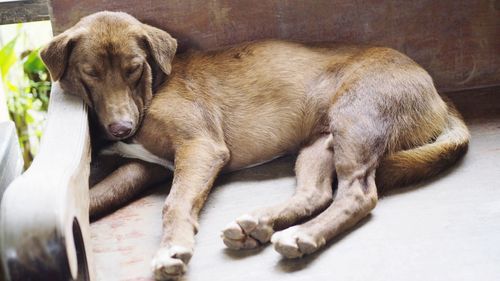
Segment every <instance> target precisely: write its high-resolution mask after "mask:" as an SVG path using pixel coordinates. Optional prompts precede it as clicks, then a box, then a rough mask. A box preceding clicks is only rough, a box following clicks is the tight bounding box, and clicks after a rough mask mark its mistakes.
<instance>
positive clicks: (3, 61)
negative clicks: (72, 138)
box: [0, 34, 51, 168]
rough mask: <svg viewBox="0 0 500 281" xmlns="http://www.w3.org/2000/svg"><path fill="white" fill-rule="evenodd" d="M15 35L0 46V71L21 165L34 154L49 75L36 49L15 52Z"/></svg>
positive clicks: (46, 104)
mask: <svg viewBox="0 0 500 281" xmlns="http://www.w3.org/2000/svg"><path fill="white" fill-rule="evenodd" d="M20 36H21V35H19V34H18V35H17V36H15V37H14V39H12V40H11V41H9V42H8V43H7V44H5V45H4V46H3V47H2V48H1V49H0V66H1V67H0V72H1V76H2V82H3V84H4V87H5V94H6V99H7V107H8V110H9V115H10V118H11V119H12V120H13V121H14V123H15V124H16V128H17V134H18V137H19V143H20V145H21V149H22V152H23V158H24V163H25V168H27V167H28V166H29V165H30V164H31V161H32V160H33V157H34V156H35V155H36V153H37V149H38V145H39V142H40V138H41V135H42V131H43V126H44V124H45V118H46V112H47V108H48V102H49V94H50V86H51V84H50V78H49V75H48V72H47V69H46V68H45V66H44V64H43V62H42V61H41V59H40V57H39V55H38V53H39V49H35V50H26V51H23V52H22V53H21V54H20V55H18V54H16V52H15V49H16V44H17V43H18V41H19V38H20Z"/></svg>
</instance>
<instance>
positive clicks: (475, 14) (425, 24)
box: [51, 0, 500, 90]
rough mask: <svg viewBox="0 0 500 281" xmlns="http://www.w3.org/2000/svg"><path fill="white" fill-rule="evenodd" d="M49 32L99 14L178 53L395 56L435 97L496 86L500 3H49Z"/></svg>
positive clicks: (279, 0) (492, 0) (337, 0)
mask: <svg viewBox="0 0 500 281" xmlns="http://www.w3.org/2000/svg"><path fill="white" fill-rule="evenodd" d="M51 6H52V13H53V15H52V16H53V24H54V28H55V32H56V33H59V32H61V31H62V30H64V29H66V28H68V27H70V26H71V25H72V24H74V23H75V22H76V21H77V20H78V19H79V18H80V17H82V16H85V15H88V14H90V13H93V12H96V11H101V10H113V11H125V12H128V13H130V14H132V15H134V16H136V17H137V18H138V19H140V20H142V21H144V22H146V23H149V24H152V25H155V26H157V27H160V28H163V29H165V30H167V31H169V32H170V33H171V34H172V35H173V36H174V37H176V38H177V39H179V41H180V43H181V47H182V48H186V46H189V47H198V48H202V49H211V48H216V47H218V46H222V45H228V44H233V43H237V42H242V41H248V40H255V39H261V38H283V39H294V40H301V41H345V42H358V43H369V44H376V45H384V46H390V47H393V48H396V49H398V50H400V51H402V52H404V53H406V54H408V55H409V56H410V57H412V58H413V59H415V60H416V61H417V62H418V63H420V64H421V65H422V66H424V67H425V68H426V69H427V70H428V71H429V72H430V73H431V75H432V76H433V77H434V79H435V82H436V84H437V86H438V88H440V89H441V90H459V89H466V88H474V87H484V86H491V85H500V0H413V1H412V0H365V1H363V0H302V1H301V0H211V1H203V0H167V1H165V0H144V1H140V0H139V1H137V0H120V1H102V0H85V1H82V0H52V1H51Z"/></svg>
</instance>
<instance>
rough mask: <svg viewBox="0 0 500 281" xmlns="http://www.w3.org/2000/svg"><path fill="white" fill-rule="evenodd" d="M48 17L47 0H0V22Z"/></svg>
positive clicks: (6, 22) (38, 19)
mask: <svg viewBox="0 0 500 281" xmlns="http://www.w3.org/2000/svg"><path fill="white" fill-rule="evenodd" d="M48 19H49V8H48V6H47V0H20V1H8V2H0V24H10V23H19V22H30V21H41V20H48Z"/></svg>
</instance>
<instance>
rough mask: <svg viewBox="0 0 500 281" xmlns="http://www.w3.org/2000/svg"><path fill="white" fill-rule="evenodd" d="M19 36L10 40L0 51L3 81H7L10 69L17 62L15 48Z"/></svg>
mask: <svg viewBox="0 0 500 281" xmlns="http://www.w3.org/2000/svg"><path fill="white" fill-rule="evenodd" d="M17 38H18V36H16V37H14V39H12V40H10V41H9V42H8V43H7V44H5V46H3V47H2V49H0V73H1V74H2V80H4V81H5V77H6V76H7V73H8V72H9V70H10V68H11V67H12V65H13V64H14V63H16V61H17V57H16V54H15V52H14V51H15V46H16V42H17Z"/></svg>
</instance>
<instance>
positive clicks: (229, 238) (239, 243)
mask: <svg viewBox="0 0 500 281" xmlns="http://www.w3.org/2000/svg"><path fill="white" fill-rule="evenodd" d="M272 234H273V229H272V227H271V226H270V225H269V223H268V222H267V221H266V220H263V219H260V220H259V219H257V218H255V217H254V216H251V215H243V216H241V217H239V218H237V219H236V220H235V221H233V222H231V223H230V224H228V225H227V226H226V227H225V228H224V230H223V231H222V235H221V237H222V240H223V241H224V244H226V246H227V247H228V248H231V249H236V250H239V249H253V248H256V247H258V246H259V245H261V244H264V243H267V242H269V240H270V239H271V235H272Z"/></svg>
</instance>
